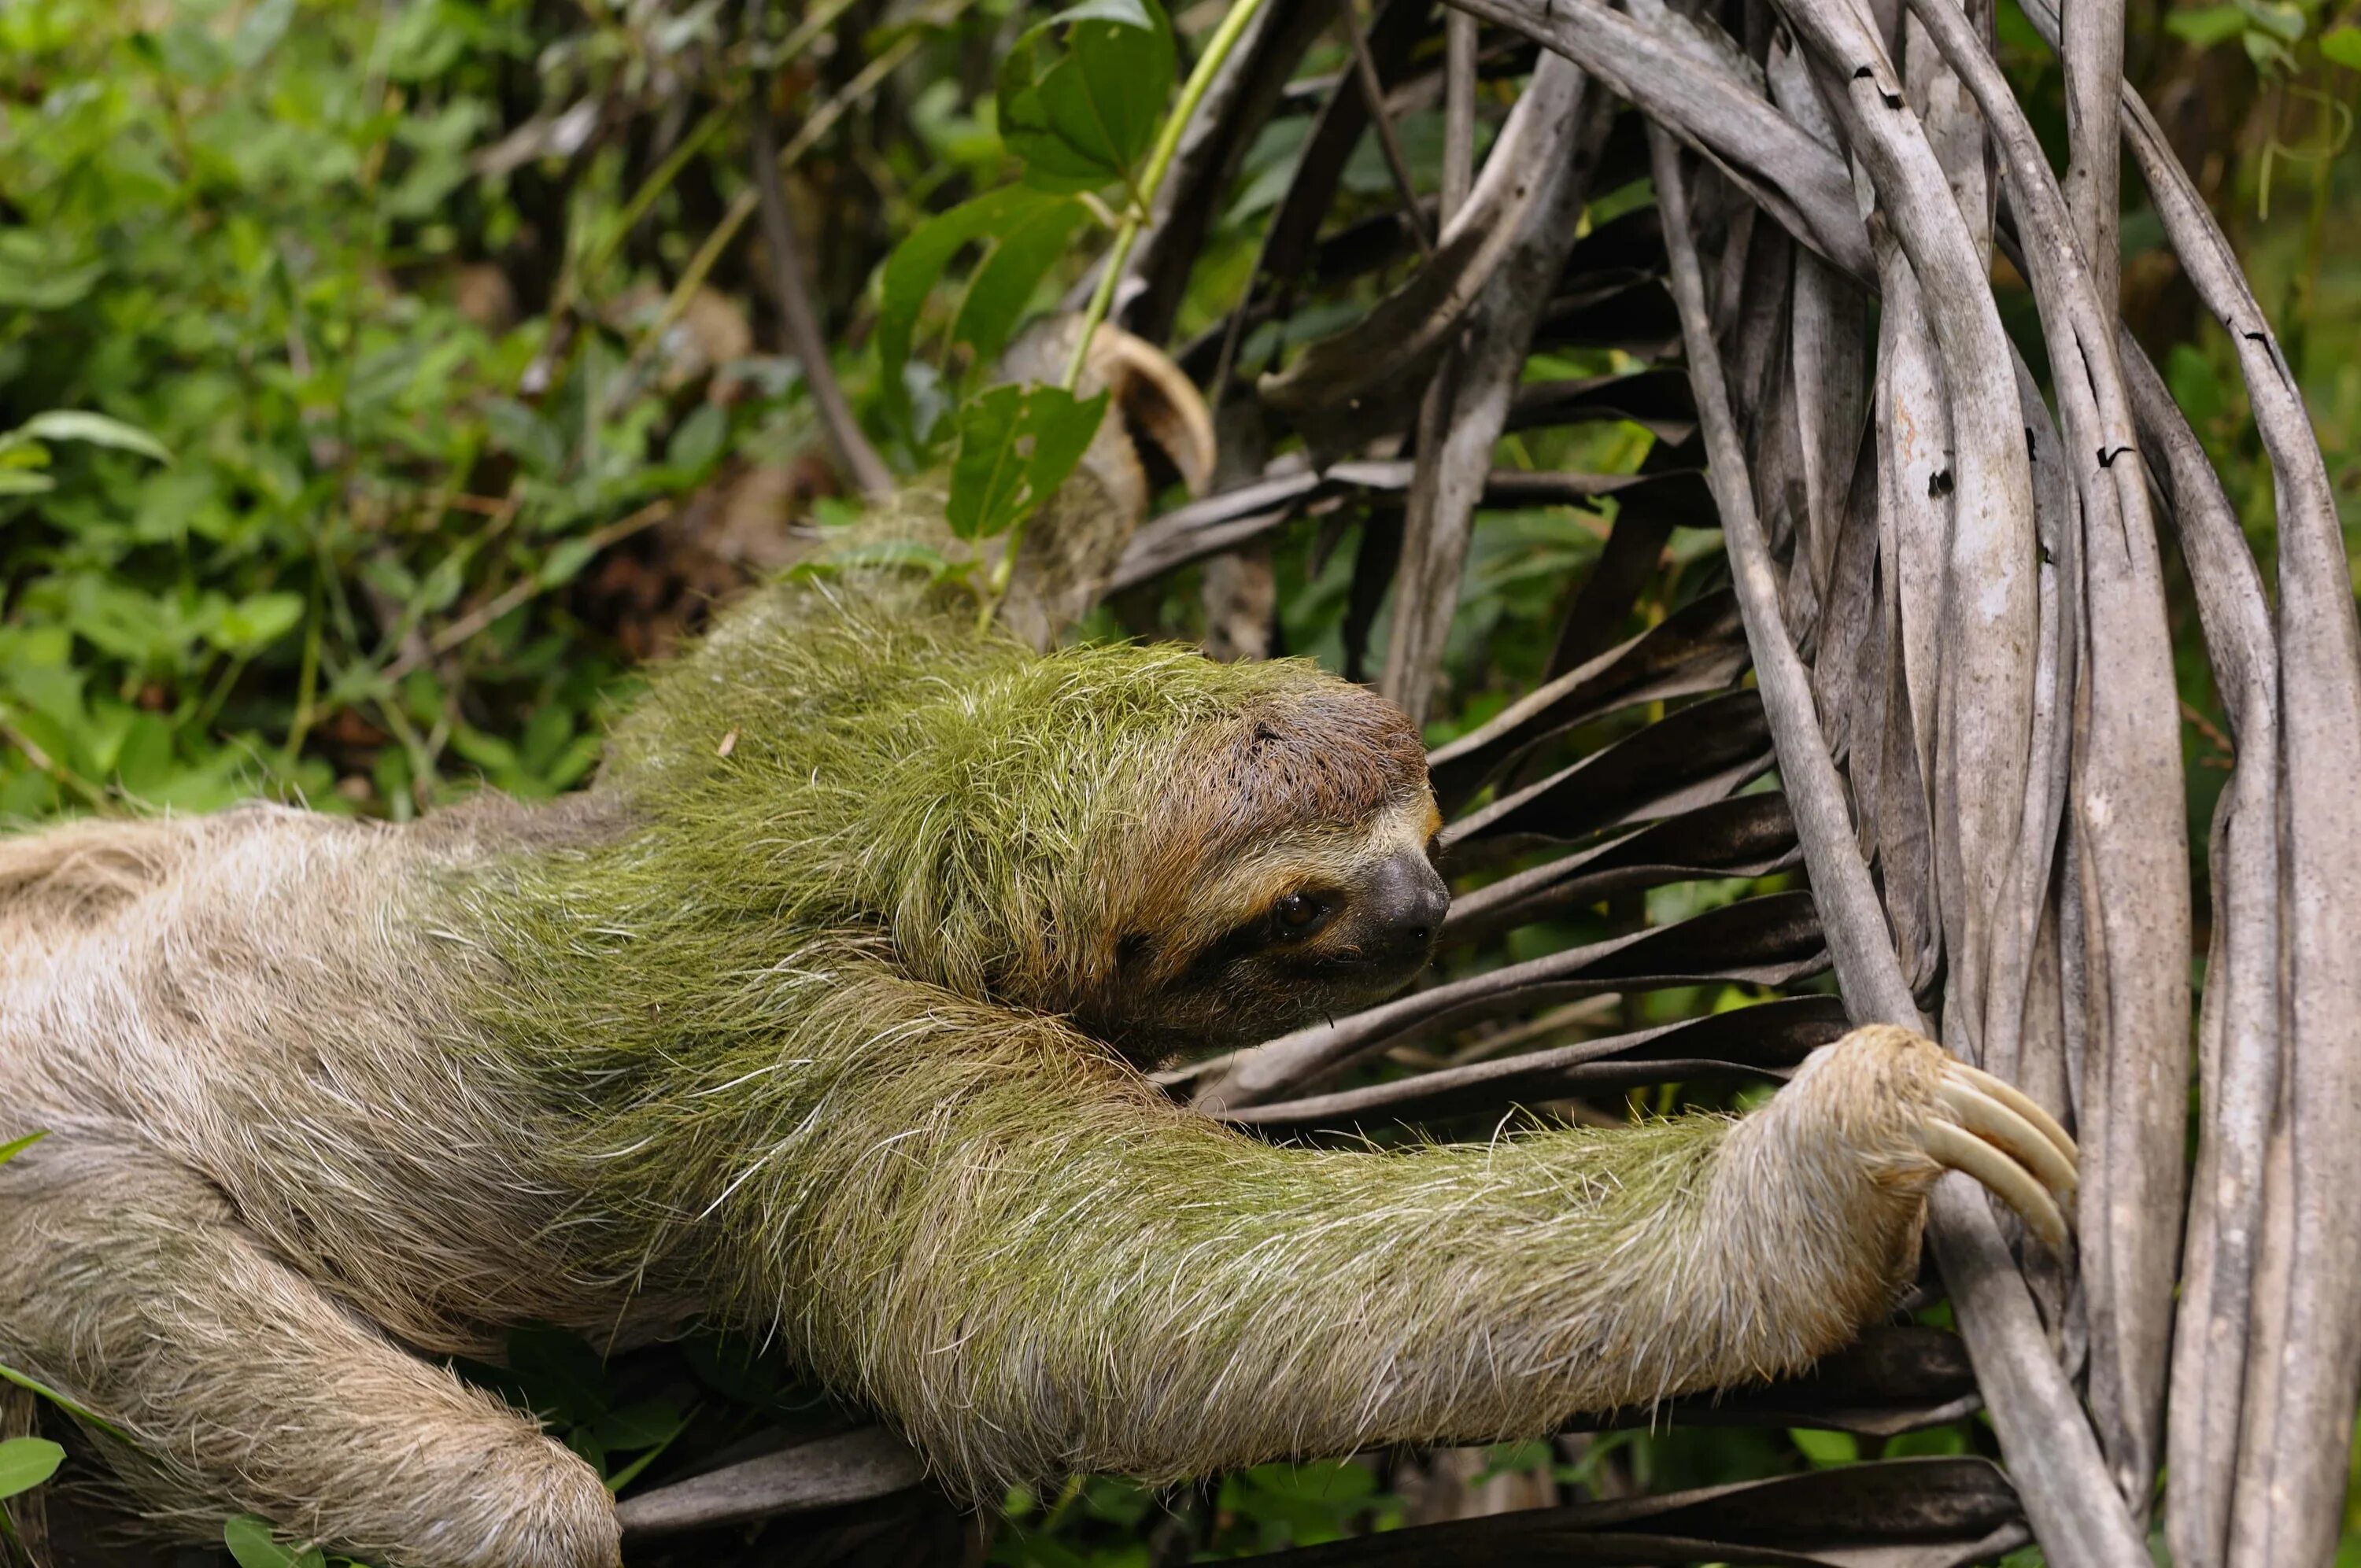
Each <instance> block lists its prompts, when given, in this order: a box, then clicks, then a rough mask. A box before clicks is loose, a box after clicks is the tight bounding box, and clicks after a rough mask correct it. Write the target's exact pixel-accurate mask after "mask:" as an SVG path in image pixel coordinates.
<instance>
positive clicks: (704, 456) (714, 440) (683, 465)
mask: <svg viewBox="0 0 2361 1568" xmlns="http://www.w3.org/2000/svg"><path fill="white" fill-rule="evenodd" d="M729 439H730V416H729V415H728V414H727V413H725V412H723V411H722V410H721V408H720V406H719V404H716V403H699V404H697V409H696V411H694V412H692V413H691V414H690V415H689V416H688V417H687V418H686V419H685V420H683V421H681V422H680V424H679V426H678V428H676V429H675V430H674V432H673V433H672V439H671V440H670V441H668V442H666V443H665V444H664V466H666V467H668V468H677V469H679V470H680V471H681V472H682V473H684V474H691V475H699V474H703V473H704V472H705V470H706V469H707V468H708V466H711V464H712V462H713V460H714V459H715V458H716V457H719V455H721V448H722V445H723V444H724V443H726V442H727V441H728V440H729Z"/></svg>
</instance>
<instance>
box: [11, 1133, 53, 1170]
mask: <svg viewBox="0 0 2361 1568" xmlns="http://www.w3.org/2000/svg"><path fill="white" fill-rule="evenodd" d="M48 1136H49V1129H48V1128H47V1127H44V1128H42V1129H41V1130H40V1131H39V1132H38V1133H27V1134H26V1135H24V1136H23V1137H21V1138H15V1139H12V1140H10V1141H9V1142H7V1143H5V1144H0V1165H5V1164H7V1163H8V1162H9V1161H10V1160H12V1159H15V1158H16V1157H17V1156H18V1155H20V1154H23V1153H24V1152H25V1151H26V1150H27V1149H28V1148H31V1147H32V1146H34V1145H35V1144H38V1143H39V1142H40V1141H41V1140H42V1139H43V1138H46V1137H48Z"/></svg>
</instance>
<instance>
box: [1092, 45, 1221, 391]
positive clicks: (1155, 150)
mask: <svg viewBox="0 0 2361 1568" xmlns="http://www.w3.org/2000/svg"><path fill="white" fill-rule="evenodd" d="M1261 9H1262V0H1230V9H1229V11H1228V13H1227V14H1226V15H1225V16H1223V17H1222V21H1221V25H1220V26H1219V27H1215V28H1214V29H1213V37H1212V38H1207V39H1206V40H1205V52H1204V53H1202V54H1201V55H1199V56H1198V57H1197V63H1196V65H1195V67H1194V68H1192V69H1191V71H1190V72H1189V80H1188V81H1187V82H1183V83H1181V86H1180V102H1179V103H1177V104H1173V105H1172V113H1171V114H1170V115H1166V116H1165V120H1164V128H1163V129H1162V130H1160V131H1159V132H1158V133H1157V136H1156V145H1155V146H1154V147H1152V148H1149V149H1148V167H1147V169H1146V170H1144V171H1142V173H1141V174H1140V177H1139V192H1138V194H1137V196H1136V197H1135V198H1134V199H1133V202H1132V205H1131V210H1130V211H1129V212H1127V213H1126V214H1124V220H1123V226H1122V227H1121V228H1119V229H1117V230H1116V231H1115V244H1114V245H1113V246H1112V247H1109V249H1108V251H1107V258H1106V266H1105V267H1104V269H1102V270H1101V271H1100V273H1099V281H1098V287H1097V288H1095V289H1093V290H1092V291H1091V302H1090V305H1089V308H1088V309H1086V310H1085V311H1084V312H1083V313H1082V335H1081V336H1080V337H1078V338H1076V339H1075V341H1074V353H1073V357H1072V358H1071V359H1069V360H1068V361H1067V362H1066V379H1065V388H1066V390H1068V391H1070V392H1071V391H1072V390H1073V389H1074V385H1075V383H1076V382H1078V381H1080V380H1081V379H1082V361H1083V358H1084V356H1086V355H1087V354H1088V353H1089V351H1090V343H1091V334H1093V333H1095V332H1096V331H1097V330H1098V326H1099V323H1101V322H1103V321H1104V320H1106V317H1107V309H1108V307H1109V306H1110V305H1112V304H1113V303H1114V302H1115V282H1116V280H1118V279H1120V278H1121V277H1122V276H1123V269H1124V265H1125V263H1126V262H1128V261H1129V260H1130V259H1131V247H1132V242H1133V241H1135V240H1137V238H1138V237H1139V228H1140V225H1141V224H1143V223H1144V222H1145V221H1146V220H1147V217H1148V208H1150V207H1151V206H1153V205H1154V204H1155V203H1156V193H1157V192H1159V191H1160V190H1162V189H1163V187H1164V176H1165V174H1166V172H1167V171H1168V170H1170V169H1171V167H1172V159H1174V158H1175V157H1176V156H1177V155H1178V154H1179V153H1180V137H1182V135H1183V134H1185V133H1186V132H1187V130H1188V129H1189V122H1190V121H1191V119H1192V118H1194V117H1195V116H1196V113H1197V105H1198V104H1202V103H1203V102H1204V100H1205V93H1206V92H1207V90H1208V89H1210V88H1211V87H1212V86H1213V78H1214V77H1216V76H1218V75H1219V74H1221V70H1222V66H1223V64H1224V62H1225V61H1226V60H1228V59H1229V58H1230V51H1231V50H1232V49H1235V48H1236V47H1237V43H1238V40H1239V39H1240V38H1244V37H1245V36H1246V27H1247V24H1249V23H1251V22H1252V21H1253V20H1254V19H1255V13H1256V12H1257V11H1259V10H1261Z"/></svg>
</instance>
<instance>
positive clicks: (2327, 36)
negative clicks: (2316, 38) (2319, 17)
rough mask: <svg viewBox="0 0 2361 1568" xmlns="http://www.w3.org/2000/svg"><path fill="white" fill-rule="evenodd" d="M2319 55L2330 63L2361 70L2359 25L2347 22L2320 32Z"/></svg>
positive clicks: (2360, 31) (2360, 33)
mask: <svg viewBox="0 0 2361 1568" xmlns="http://www.w3.org/2000/svg"><path fill="white" fill-rule="evenodd" d="M2320 57H2321V58H2322V59H2323V60H2327V61H2328V62H2329V63H2330V64H2332V65H2342V66H2345V67H2346V68H2348V69H2350V70H2353V71H2361V27H2354V26H2353V25H2352V24H2351V23H2349V22H2348V23H2347V24H2345V26H2344V27H2331V28H2329V29H2328V31H2326V32H2324V33H2323V34H2321V35H2320Z"/></svg>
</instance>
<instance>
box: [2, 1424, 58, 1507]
mask: <svg viewBox="0 0 2361 1568" xmlns="http://www.w3.org/2000/svg"><path fill="white" fill-rule="evenodd" d="M65 1458H66V1451H65V1450H64V1449H62V1448H60V1447H59V1446H58V1445H57V1444H56V1443H54V1442H49V1441H48V1440H47V1439H46V1438H38V1437H12V1438H10V1439H8V1440H7V1441H6V1442H0V1498H5V1497H15V1496H16V1495H17V1494H18V1493H20V1492H29V1491H31V1490H32V1489H33V1488H34V1487H36V1486H39V1485H40V1484H41V1483H42V1482H44V1481H46V1480H48V1479H49V1477H50V1476H52V1475H56V1474H57V1473H58V1466H59V1465H60V1464H64V1463H65Z"/></svg>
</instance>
